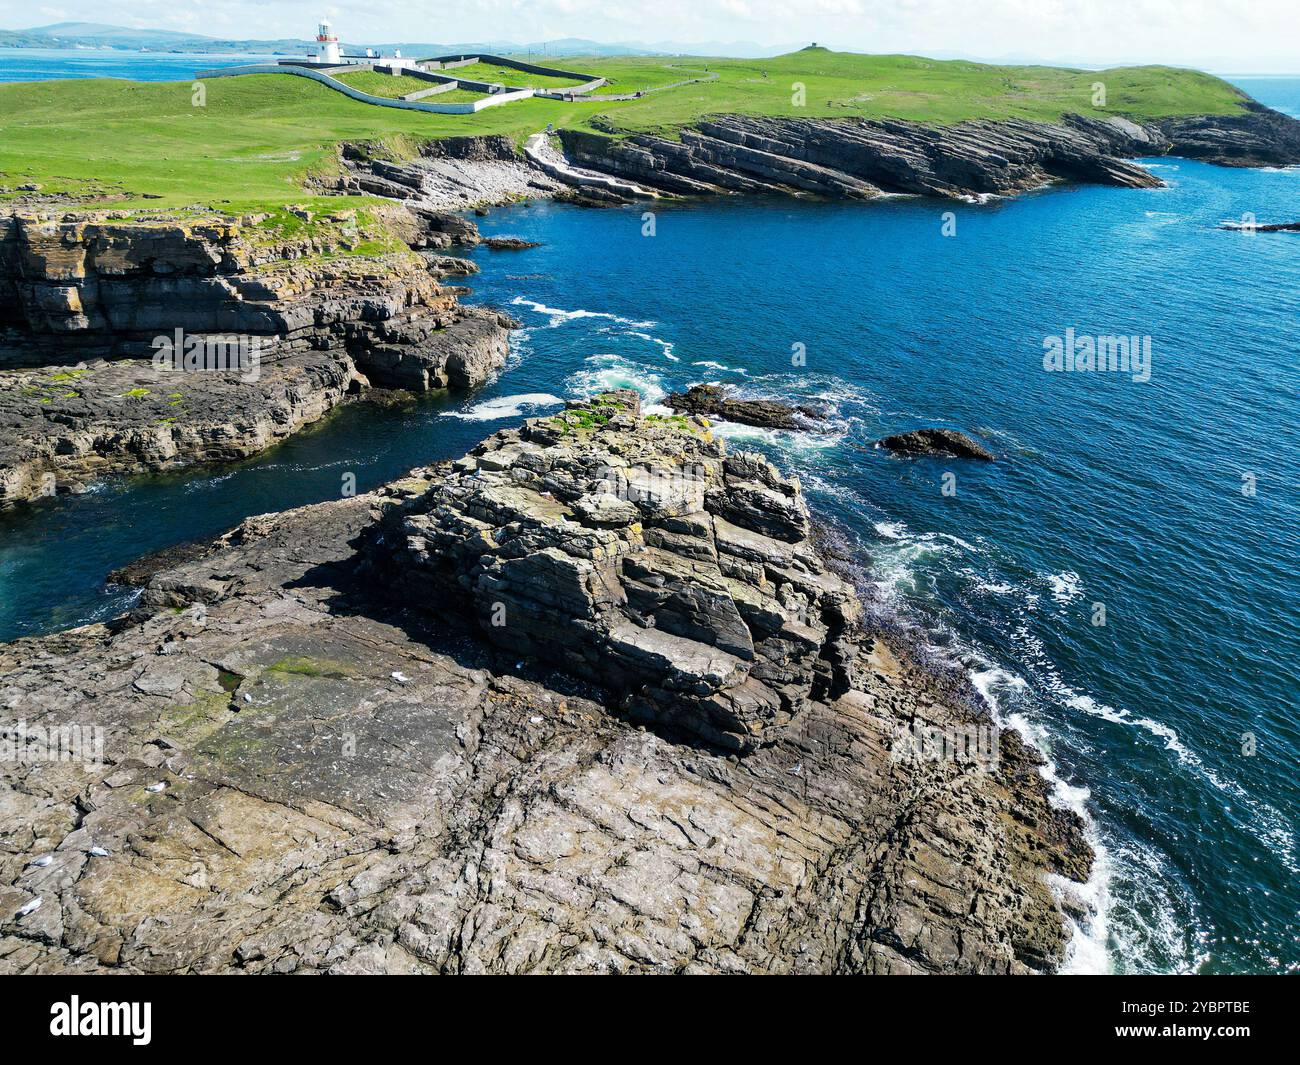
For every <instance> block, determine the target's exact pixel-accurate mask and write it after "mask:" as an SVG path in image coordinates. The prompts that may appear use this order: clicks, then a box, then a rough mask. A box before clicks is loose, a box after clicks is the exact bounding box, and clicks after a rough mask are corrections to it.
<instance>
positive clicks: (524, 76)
mask: <svg viewBox="0 0 1300 1065" xmlns="http://www.w3.org/2000/svg"><path fill="white" fill-rule="evenodd" d="M551 63H552V60H550V59H547V60H545V61H544V62H541V63H538V64H537V65H538V66H547V65H550V64H551ZM554 65H556V66H561V67H567V68H568V69H570V70H583V71H585V70H587V69H588V67H590V65H591V64H590V63H587V64H585V65H583V63H582V61H581V60H577V59H573V60H564V61H561V62H556V63H555V64H554ZM446 74H447V75H448V77H453V78H466V79H468V80H469V81H486V82H489V83H491V84H498V85H512V86H514V87H515V88H517V89H570V88H572V87H573V86H575V85H581V84H583V82H582V81H580V80H579V79H577V78H557V77H553V76H552V75H550V74H530V73H528V72H527V71H524V70H515V69H514V68H513V67H503V66H498V65H497V64H495V63H470V64H468V65H467V66H463V67H453V68H452V69H451V70H448V71H446Z"/></svg>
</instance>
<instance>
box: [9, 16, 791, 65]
mask: <svg viewBox="0 0 1300 1065" xmlns="http://www.w3.org/2000/svg"><path fill="white" fill-rule="evenodd" d="M0 48H116V49H121V50H124V51H148V52H199V53H203V52H207V53H215V52H242V53H253V54H260V55H278V54H285V55H302V54H303V53H304V52H306V50H307V48H308V42H307V41H306V40H301V39H298V38H280V39H278V40H269V41H268V40H255V39H252V38H249V39H240V40H236V39H233V38H220V37H207V36H204V35H202V34H197V33H179V32H176V31H174V30H138V29H131V28H129V27H126V26H109V25H105V24H103V23H98V22H56V23H53V24H52V25H49V26H34V27H32V28H31V29H28V30H0ZM366 48H377V49H380V50H382V51H385V52H391V51H393V50H394V49H395V48H400V49H401V50H402V51H403V52H404V53H405V54H407V55H412V56H413V55H445V54H448V53H452V52H509V53H511V54H515V55H518V54H532V55H548V54H549V55H592V56H597V55H729V56H736V57H740V58H752V57H758V56H769V55H773V54H775V53H776V52H778V51H780V49H773V48H762V47H760V46H759V45H757V44H753V43H750V42H743V41H740V42H730V43H722V42H715V41H709V42H705V43H703V44H694V45H682V44H676V43H674V42H671V41H668V42H660V43H658V44H643V43H640V42H636V41H631V42H622V43H618V44H604V43H602V42H600V41H589V40H585V39H583V38H579V37H566V38H563V39H561V40H555V41H532V42H525V43H518V42H514V41H468V42H465V41H462V42H458V43H452V44H448V43H437V42H427V41H380V42H375V41H366V42H364V43H362V42H347V43H345V44H344V45H343V50H344V51H364V50H365V49H366Z"/></svg>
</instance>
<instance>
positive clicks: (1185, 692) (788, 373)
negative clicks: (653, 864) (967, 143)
mask: <svg viewBox="0 0 1300 1065" xmlns="http://www.w3.org/2000/svg"><path fill="white" fill-rule="evenodd" d="M1241 84H1242V85H1243V87H1245V88H1246V89H1247V91H1249V92H1251V93H1252V94H1253V95H1255V96H1256V97H1257V98H1259V99H1261V100H1263V101H1265V102H1267V103H1270V104H1272V105H1274V106H1277V107H1279V108H1281V109H1283V110H1289V111H1291V112H1292V113H1300V79H1292V80H1284V79H1251V80H1250V81H1249V82H1247V81H1246V80H1245V79H1242V81H1241ZM1147 165H1149V166H1151V167H1152V169H1153V171H1154V172H1155V173H1157V174H1158V175H1159V176H1160V177H1162V178H1163V179H1164V180H1165V181H1166V183H1167V187H1165V188H1162V189H1155V190H1118V189H1102V188H1083V187H1067V188H1056V189H1052V190H1047V191H1043V192H1040V193H1036V194H1032V195H1028V196H1024V197H1021V198H1018V199H1015V200H1008V201H995V202H993V203H989V204H983V205H976V204H957V205H953V204H947V203H937V202H929V201H922V200H916V199H902V198H900V199H896V200H892V201H889V202H886V203H877V204H871V205H845V204H805V203H798V204H796V203H791V202H789V201H777V200H773V201H754V200H733V201H726V202H722V203H700V204H692V205H683V206H673V207H666V206H662V205H660V206H659V207H658V208H657V209H656V217H655V219H654V221H655V235H654V236H643V235H642V234H643V231H644V228H645V222H644V219H643V216H642V212H643V211H644V207H640V206H638V207H635V208H626V209H610V210H582V209H577V208H572V207H567V206H560V205H552V204H542V203H539V204H535V205H533V206H531V207H518V208H512V209H510V210H503V211H498V212H494V213H493V214H492V215H491V216H490V217H489V218H487V219H483V220H481V224H482V228H483V229H484V230H485V232H488V233H496V234H513V235H519V236H523V237H527V238H529V239H533V240H539V241H541V242H543V247H541V248H538V249H535V250H532V251H527V252H522V253H506V252H496V253H494V252H491V251H488V250H486V249H481V250H478V251H476V252H475V253H474V257H475V259H476V260H477V261H478V262H479V264H480V265H481V267H482V269H483V272H482V274H481V275H479V276H478V277H477V278H474V279H471V280H472V285H473V288H474V291H475V296H474V298H475V299H477V300H481V301H484V302H491V303H495V304H498V305H500V306H503V307H505V308H506V309H508V310H510V311H511V312H512V313H514V314H515V315H516V316H517V317H519V318H520V319H521V320H522V321H523V324H524V329H523V330H522V331H521V332H520V333H519V334H518V335H517V336H516V339H515V345H514V353H513V356H512V359H511V363H510V365H509V366H508V367H507V368H506V370H505V371H503V372H502V374H501V375H500V376H499V377H498V378H497V379H496V381H495V382H493V383H492V384H491V385H489V386H488V387H487V388H486V389H484V390H482V391H480V392H479V393H476V394H475V395H473V396H472V397H469V398H467V399H465V398H460V399H451V400H447V399H441V398H430V399H426V400H422V401H419V402H415V403H412V404H411V405H409V406H408V407H406V408H404V409H401V410H398V411H391V410H383V411H380V410H377V409H375V408H371V407H366V406H353V407H349V408H346V409H344V410H342V411H340V412H339V413H337V414H336V415H334V416H333V417H331V418H330V419H328V420H327V421H326V422H325V423H324V424H323V425H322V426H320V427H318V428H317V429H314V430H312V431H309V432H307V433H304V434H302V435H300V436H298V437H296V438H294V439H292V440H290V441H289V442H287V443H286V444H284V445H282V446H281V447H279V448H277V449H275V450H274V451H272V452H270V453H268V454H267V455H265V456H263V457H261V458H260V459H257V460H253V461H250V462H247V463H244V464H241V465H239V466H236V467H224V468H222V469H219V470H215V471H212V470H207V471H199V472H191V473H188V474H185V475H179V476H175V477H166V478H150V479H136V480H118V481H113V482H109V483H106V484H104V485H101V486H99V488H98V489H97V490H96V491H95V492H94V493H92V494H90V495H87V496H84V497H80V498H77V499H71V500H58V501H54V502H50V503H46V504H42V505H40V506H38V507H35V508H32V509H31V510H29V511H27V512H22V513H18V514H13V515H9V516H7V517H4V518H3V519H0V638H4V637H12V636H13V635H16V634H21V633H24V632H36V631H47V630H49V629H51V628H57V627H62V626H66V625H71V624H77V623H79V622H82V621H85V620H89V619H91V618H96V617H104V616H109V615H111V614H112V613H115V612H117V611H118V610H120V609H121V608H122V607H123V606H124V605H126V603H127V602H129V597H128V596H126V595H124V594H119V593H116V592H113V591H111V590H105V588H104V584H103V578H104V574H105V573H106V572H107V571H108V570H109V569H110V568H112V567H113V566H115V565H120V564H122V563H124V562H126V561H129V560H130V559H132V558H134V557H136V556H137V555H139V554H141V553H143V552H146V551H150V550H154V549H158V548H164V547H166V546H168V545H170V544H173V543H176V542H178V541H180V540H182V539H185V538H187V537H193V536H200V535H206V534H210V533H214V532H217V531H219V530H221V529H223V528H226V527H228V526H229V525H231V524H233V523H234V522H235V521H238V520H239V519H240V518H242V517H243V516H245V515H247V514H249V513H256V512H260V511H266V510H276V509H282V508H285V507H289V506H295V505H298V504H301V503H306V502H310V501H313V500H318V499H323V498H331V497H335V496H337V495H338V493H339V489H340V485H341V483H342V477H343V475H344V474H345V473H355V474H357V477H358V482H359V486H360V487H361V488H363V489H364V488H366V487H370V486H373V485H375V484H378V483H381V482H382V481H384V480H387V479H390V478H392V477H393V476H396V475H397V474H399V473H401V472H402V471H404V470H405V469H407V468H409V467H410V466H413V465H416V464H419V463H422V462H427V461H430V460H433V459H438V458H446V457H453V456H455V455H458V454H460V453H461V452H463V451H464V450H465V449H466V448H467V447H468V446H469V445H471V444H472V443H474V442H476V441H477V440H478V439H480V438H481V437H482V436H483V435H485V434H486V433H488V432H491V431H494V430H495V429H498V428H502V427H504V426H507V425H510V424H514V423H515V422H517V421H518V419H519V417H521V416H523V415H525V414H529V413H534V412H537V411H543V410H547V409H551V405H552V404H554V403H556V402H558V400H559V398H560V397H562V396H565V395H568V394H572V393H584V392H591V391H595V390H599V389H602V388H607V387H613V386H620V385H627V386H632V387H635V388H638V389H639V390H640V391H641V392H642V394H643V396H644V397H645V398H646V400H647V401H648V402H651V403H654V402H656V401H658V400H660V399H661V398H662V397H663V395H664V394H665V393H666V392H667V391H669V390H673V389H680V388H684V387H685V386H687V385H688V384H691V383H694V382H698V381H720V382H725V383H728V384H731V385H734V386H735V387H736V388H737V389H739V390H741V391H742V392H747V393H752V394H754V395H768V396H778V397H782V398H786V399H788V400H791V401H795V402H798V401H804V400H817V401H821V402H825V403H829V404H830V405H831V406H832V408H833V411H834V415H833V418H832V421H831V423H830V427H829V429H828V431H826V432H822V433H817V434H812V435H807V436H799V435H794V434H784V433H767V432H762V431H758V430H750V429H745V428H743V427H730V426H722V427H719V431H720V432H721V433H723V434H724V435H725V436H727V437H728V438H729V439H730V440H731V441H732V443H733V444H734V445H735V446H744V447H756V448H759V449H762V450H764V451H766V452H768V453H769V454H771V455H772V456H773V457H774V458H775V459H776V460H777V461H778V462H780V463H781V464H782V465H784V466H787V467H791V468H794V469H795V470H797V471H798V472H799V474H800V475H801V477H802V479H803V481H804V484H805V487H806V489H807V491H808V493H809V496H810V499H811V501H812V503H813V505H814V507H815V509H816V510H817V511H818V512H819V513H820V514H822V515H823V516H825V517H827V518H829V519H832V520H834V521H835V522H836V523H837V524H838V525H839V526H840V527H841V528H843V529H844V530H846V531H847V533H848V534H849V535H850V536H852V537H853V538H854V540H855V541H856V544H857V547H858V550H859V552H860V554H861V556H862V558H863V559H864V560H865V561H866V563H867V564H868V566H869V568H870V573H871V578H872V580H873V581H874V582H875V584H876V587H877V588H878V590H879V592H880V594H881V595H882V596H883V597H885V599H886V600H887V601H888V602H890V603H892V604H893V605H894V606H895V607H896V608H897V609H898V610H899V611H900V612H902V613H903V614H905V615H906V616H908V617H911V618H913V619H915V620H916V621H917V622H918V623H919V624H920V625H921V626H922V629H923V631H924V632H925V634H926V637H925V638H926V640H927V641H928V642H929V644H930V645H931V646H932V647H933V648H934V649H935V651H936V653H938V654H941V655H947V656H950V657H952V658H953V659H954V660H959V661H963V662H964V663H965V664H966V667H967V668H968V669H969V670H970V672H971V674H972V678H973V680H974V681H975V683H976V685H977V686H978V687H979V688H980V690H981V691H982V692H984V693H985V695H986V698H988V699H989V701H990V703H991V704H992V705H993V706H994V707H995V708H996V712H997V713H998V714H999V715H1000V717H1001V718H1002V720H1004V721H1006V722H1008V723H1011V724H1015V725H1016V726H1017V727H1019V728H1021V729H1022V730H1023V731H1024V732H1025V733H1026V734H1027V735H1028V736H1029V737H1030V738H1031V739H1032V740H1033V741H1034V742H1035V743H1036V744H1037V745H1038V746H1039V747H1040V748H1041V749H1042V750H1043V752H1044V753H1045V754H1046V755H1047V756H1048V758H1049V759H1050V773H1051V775H1052V776H1053V777H1054V778H1055V780H1056V781H1057V783H1058V795H1059V799H1060V801H1061V802H1064V803H1068V804H1070V805H1073V806H1074V807H1075V808H1077V809H1079V810H1080V811H1082V812H1083V813H1084V814H1085V816H1086V817H1087V819H1088V823H1089V825H1090V832H1091V833H1092V835H1093V839H1094V842H1095V844H1096V846H1097V849H1098V852H1099V855H1100V858H1099V862H1098V868H1097V875H1096V876H1095V877H1094V880H1093V881H1092V882H1091V883H1090V884H1089V885H1088V886H1087V887H1086V888H1085V889H1084V890H1083V891H1082V892H1081V894H1082V895H1084V896H1085V901H1087V902H1088V903H1089V904H1090V905H1091V906H1092V907H1093V909H1094V916H1093V917H1091V918H1090V919H1087V920H1084V921H1082V922H1081V923H1080V927H1079V928H1078V930H1077V935H1076V937H1075V940H1074V943H1073V947H1072V954H1071V959H1070V967H1071V968H1073V969H1077V970H1082V971H1096V970H1109V971H1119V972H1126V971H1179V972H1185V971H1200V972H1234V971H1251V972H1255V971H1263V972H1287V971H1297V970H1300V921H1298V917H1300V892H1298V890H1297V877H1298V875H1300V854H1298V852H1297V847H1296V838H1295V833H1296V824H1295V818H1296V811H1297V809H1300V785H1298V784H1297V780H1296V773H1295V769H1296V764H1297V754H1298V753H1300V577H1298V576H1297V573H1296V560H1297V549H1300V491H1298V490H1297V485H1300V416H1298V413H1300V410H1298V400H1300V394H1298V393H1300V359H1298V358H1297V323H1298V321H1300V314H1298V312H1300V236H1296V235H1294V234H1273V235H1268V234H1256V235H1253V236H1252V235H1249V234H1244V233H1232V232H1225V231H1222V230H1219V229H1217V228H1216V226H1217V224H1218V223H1219V222H1220V221H1221V220H1225V219H1241V218H1242V217H1243V216H1245V215H1247V214H1252V215H1254V216H1255V217H1256V218H1257V219H1258V220H1259V221H1261V222H1267V221H1279V220H1297V219H1300V169H1289V170H1230V169H1223V168H1217V167H1211V166H1207V165H1204V164H1200V163H1194V162H1188V161H1185V160H1178V159H1159V160H1148V161H1147ZM950 211H951V212H952V213H953V215H954V216H955V217H954V218H953V219H945V217H944V215H945V212H950ZM945 221H948V222H949V223H951V222H954V221H955V225H956V232H955V234H954V235H951V236H945V235H944V231H945ZM1069 329H1073V330H1074V331H1075V333H1076V334H1080V335H1082V334H1092V335H1105V334H1123V335H1136V336H1142V337H1150V338H1151V352H1152V356H1151V375H1150V380H1149V381H1145V382H1142V381H1134V380H1133V379H1132V375H1123V374H1119V373H1106V374H1088V373H1070V374H1066V373H1049V372H1046V371H1044V369H1043V364H1042V359H1043V351H1044V347H1043V345H1044V340H1045V338H1048V337H1051V336H1060V335H1064V334H1065V332H1066V331H1067V330H1069ZM794 345H802V346H803V347H804V349H805V350H806V365H801V366H798V365H792V362H791V355H792V350H794V348H793V346H794ZM920 425H949V426H952V427H955V428H960V429H964V430H967V431H972V432H976V433H979V434H982V435H983V436H984V437H985V438H986V439H988V440H989V441H990V442H991V443H992V445H993V446H994V448H995V450H997V451H998V452H999V453H1000V454H1001V455H1002V456H1003V458H1002V461H1000V462H998V463H995V464H992V465H972V464H963V463H953V462H944V461H937V460H917V461H906V460H899V459H894V458H891V457H889V456H888V455H886V454H885V453H883V452H881V451H879V450H877V449H875V448H873V447H872V441H874V440H875V439H877V438H878V437H880V436H882V435H884V434H886V433H890V432H895V431H898V430H902V429H908V428H912V427H916V426H920ZM946 473H954V474H955V475H956V481H955V484H956V489H957V490H956V494H955V495H945V494H944V493H943V492H942V490H941V488H942V485H943V483H944V474H946ZM1247 475H1249V477H1248V476H1247ZM1249 478H1253V482H1254V485H1255V491H1254V494H1253V495H1248V494H1244V493H1243V488H1244V487H1246V486H1248V485H1249V484H1250V483H1251V482H1250V480H1249ZM1098 604H1101V605H1103V606H1104V607H1105V614H1106V616H1105V622H1106V623H1105V625H1104V626H1098V625H1094V624H1093V621H1094V618H1095V617H1096V616H1097V605H1098Z"/></svg>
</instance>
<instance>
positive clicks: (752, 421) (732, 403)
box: [664, 385, 821, 429]
mask: <svg viewBox="0 0 1300 1065" xmlns="http://www.w3.org/2000/svg"><path fill="white" fill-rule="evenodd" d="M664 405H665V406H667V407H670V408H672V409H673V410H675V411H677V412H678V413H679V414H693V415H695V416H697V417H701V418H716V419H718V420H719V421H726V422H739V423H741V424H742V425H756V426H758V427H759V428H762V429H807V428H809V427H810V426H811V425H813V424H815V423H816V422H817V421H819V420H820V418H821V412H820V411H817V410H814V409H813V408H812V407H805V406H791V405H790V404H787V403H781V402H779V401H778V400H774V399H732V398H731V397H730V396H728V395H727V392H726V391H725V390H724V389H723V388H721V387H720V386H719V385H692V386H691V387H690V388H688V389H687V390H686V391H685V392H673V393H671V394H670V395H669V396H667V397H666V398H665V399H664Z"/></svg>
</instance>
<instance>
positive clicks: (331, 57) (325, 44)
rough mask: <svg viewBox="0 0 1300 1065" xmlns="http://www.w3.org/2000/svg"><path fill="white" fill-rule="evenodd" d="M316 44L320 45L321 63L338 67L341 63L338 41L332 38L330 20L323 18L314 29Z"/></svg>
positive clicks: (332, 30)
mask: <svg viewBox="0 0 1300 1065" xmlns="http://www.w3.org/2000/svg"><path fill="white" fill-rule="evenodd" d="M316 43H317V44H319V45H320V61H321V62H322V63H332V64H334V65H336V66H337V65H338V64H339V63H341V62H342V57H341V56H340V55H339V39H338V38H337V37H335V36H334V27H333V26H331V25H330V20H329V19H327V18H323V19H321V20H320V26H318V27H317V29H316Z"/></svg>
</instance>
